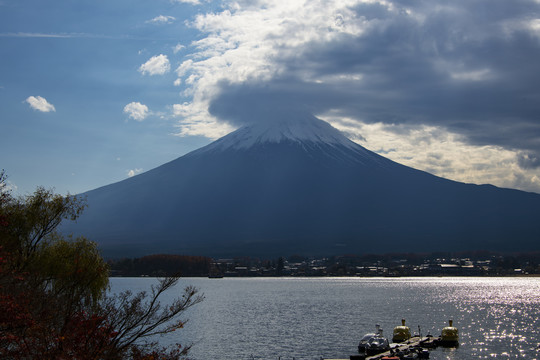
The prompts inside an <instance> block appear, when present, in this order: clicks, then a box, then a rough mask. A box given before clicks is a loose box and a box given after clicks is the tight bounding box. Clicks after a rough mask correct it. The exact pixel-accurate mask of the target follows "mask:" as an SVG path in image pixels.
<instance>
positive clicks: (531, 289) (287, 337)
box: [111, 278, 540, 360]
mask: <svg viewBox="0 0 540 360" xmlns="http://www.w3.org/2000/svg"><path fill="white" fill-rule="evenodd" d="M152 281H154V280H153V279H148V278H146V279H144V278H142V279H121V278H117V279H112V281H111V282H112V289H113V291H120V290H122V289H127V288H130V289H132V290H134V291H136V290H138V289H144V288H145V287H146V289H148V287H149V285H150V283H151V282H152ZM182 284H183V285H187V284H193V285H195V286H197V287H198V288H199V289H200V290H201V291H202V292H204V293H205V295H206V299H205V301H204V302H203V303H201V304H199V305H198V306H197V307H196V308H194V309H192V310H191V311H190V312H189V313H188V314H187V317H189V319H190V322H189V323H188V324H187V326H186V328H185V329H184V330H183V331H181V332H179V333H178V334H176V333H175V334H172V335H170V336H166V337H164V338H162V339H161V340H160V341H161V343H162V344H163V345H166V344H168V343H174V342H180V343H186V342H187V343H190V342H192V343H194V347H193V349H192V352H191V357H192V358H193V359H195V360H205V359H211V358H220V359H246V360H247V359H252V358H253V359H278V357H281V359H292V358H293V357H294V358H295V359H297V360H298V359H320V358H321V357H323V358H343V359H348V358H349V355H352V354H355V353H356V351H357V350H356V347H357V345H358V340H359V339H360V337H361V336H362V335H363V334H365V333H367V332H373V331H374V328H375V324H380V325H381V326H382V328H383V329H384V331H385V332H384V334H385V335H386V336H388V337H391V333H392V329H393V327H394V326H397V325H400V320H401V318H405V319H406V320H407V325H408V326H409V327H410V328H411V331H412V332H418V330H419V329H418V325H420V326H421V327H420V332H421V333H422V335H426V334H427V333H428V332H429V333H431V334H433V335H436V336H438V335H440V332H441V329H442V328H443V327H444V326H447V322H448V320H449V319H453V320H454V326H457V327H458V328H459V331H460V346H459V348H457V349H444V348H438V349H436V350H434V351H432V352H431V356H430V358H431V359H435V360H437V359H445V360H446V359H449V360H458V359H463V360H465V359H492V358H495V359H523V358H526V359H540V356H539V355H540V352H539V351H538V350H537V349H536V348H537V346H538V345H539V344H540V330H539V329H540V279H537V278H391V279H390V278H225V279H201V278H191V279H182ZM183 285H182V286H183ZM176 295H178V294H176ZM170 296H171V297H172V296H174V294H170ZM178 335H180V336H181V337H180V338H177V336H178Z"/></svg>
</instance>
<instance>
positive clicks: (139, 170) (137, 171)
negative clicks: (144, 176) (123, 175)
mask: <svg viewBox="0 0 540 360" xmlns="http://www.w3.org/2000/svg"><path fill="white" fill-rule="evenodd" d="M142 171H143V169H132V170H128V171H127V176H128V177H133V176H135V175H138V174H140V173H142Z"/></svg>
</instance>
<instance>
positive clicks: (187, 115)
mask: <svg viewBox="0 0 540 360" xmlns="http://www.w3.org/2000/svg"><path fill="white" fill-rule="evenodd" d="M173 115H174V116H176V117H180V118H182V120H181V121H180V123H179V127H180V132H179V133H178V134H177V135H178V136H205V137H207V138H210V139H213V140H215V139H218V138H220V137H222V136H225V135H227V134H228V133H230V132H231V131H234V130H235V128H234V127H232V126H231V125H229V124H227V123H224V122H220V121H217V119H216V118H214V117H213V116H212V115H211V114H210V113H209V112H208V108H207V107H206V106H205V105H204V104H203V103H199V102H191V103H187V102H186V103H183V104H174V105H173Z"/></svg>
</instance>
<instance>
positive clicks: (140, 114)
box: [124, 101, 150, 121]
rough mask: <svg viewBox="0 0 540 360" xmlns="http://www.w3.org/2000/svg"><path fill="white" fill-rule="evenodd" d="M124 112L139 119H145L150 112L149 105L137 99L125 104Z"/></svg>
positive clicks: (134, 118)
mask: <svg viewBox="0 0 540 360" xmlns="http://www.w3.org/2000/svg"><path fill="white" fill-rule="evenodd" d="M124 113H126V114H128V115H129V117H130V118H132V119H133V120H137V121H143V120H144V119H145V118H146V117H147V116H148V115H149V114H150V112H149V110H148V106H146V105H144V104H141V103H140V102H135V101H134V102H130V103H129V104H127V105H126V106H124Z"/></svg>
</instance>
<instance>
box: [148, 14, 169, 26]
mask: <svg viewBox="0 0 540 360" xmlns="http://www.w3.org/2000/svg"><path fill="white" fill-rule="evenodd" d="M175 20H176V18H175V17H174V16H166V15H159V16H156V17H155V18H153V19H151V20H148V21H146V22H147V23H151V24H172V23H173V22H174V21H175Z"/></svg>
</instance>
